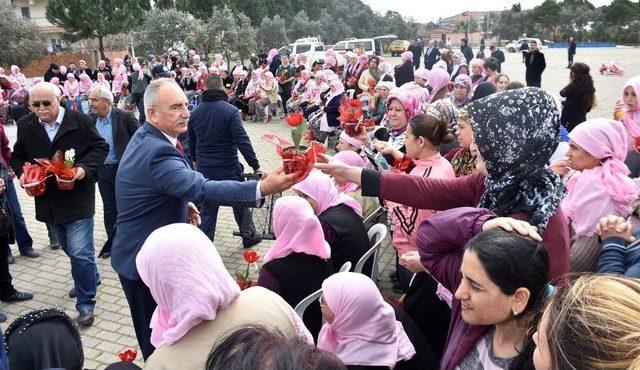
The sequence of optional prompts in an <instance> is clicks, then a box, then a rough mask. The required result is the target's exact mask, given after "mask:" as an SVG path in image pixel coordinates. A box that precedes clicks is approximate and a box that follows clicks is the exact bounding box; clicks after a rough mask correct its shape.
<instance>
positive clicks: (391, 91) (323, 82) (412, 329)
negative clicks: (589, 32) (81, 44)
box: [0, 41, 640, 370]
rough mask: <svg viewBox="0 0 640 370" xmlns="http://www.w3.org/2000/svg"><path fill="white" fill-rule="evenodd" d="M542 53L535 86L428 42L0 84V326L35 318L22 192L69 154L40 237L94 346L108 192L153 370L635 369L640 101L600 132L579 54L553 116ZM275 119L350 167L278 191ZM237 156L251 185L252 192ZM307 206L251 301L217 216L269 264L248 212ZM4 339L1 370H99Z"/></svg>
mask: <svg viewBox="0 0 640 370" xmlns="http://www.w3.org/2000/svg"><path fill="white" fill-rule="evenodd" d="M529 48H530V50H529V51H527V52H526V54H524V56H523V62H524V63H525V65H526V69H527V72H526V76H523V77H524V78H525V80H526V84H523V83H521V82H518V81H517V79H515V78H510V77H509V76H507V75H504V74H501V64H502V63H503V62H504V54H503V53H502V51H500V50H499V48H496V47H495V46H491V47H490V48H489V51H485V48H484V45H482V47H481V49H480V50H479V51H478V53H477V54H476V55H474V54H473V51H472V50H471V48H470V47H469V46H468V45H467V43H466V41H463V44H462V45H461V47H460V50H459V51H458V50H456V51H455V52H454V51H453V50H452V49H451V48H450V47H438V46H437V45H436V43H435V42H430V43H428V47H426V48H421V47H419V46H418V45H417V44H416V43H415V42H412V44H411V47H410V50H408V51H406V52H404V53H403V54H402V55H401V62H400V63H399V64H398V65H396V66H393V67H392V66H391V65H390V64H389V62H388V61H386V60H385V59H384V58H383V57H381V56H368V55H366V53H365V51H364V49H363V48H360V47H356V48H354V50H353V51H348V52H346V53H345V54H344V55H340V56H339V55H338V54H337V53H336V52H335V51H334V50H331V49H329V50H326V51H325V54H324V58H323V59H316V60H306V57H305V56H304V55H296V56H290V55H287V54H286V53H285V54H282V55H281V54H279V53H278V50H276V49H272V50H270V51H269V52H268V53H264V54H263V53H260V54H259V55H257V56H255V57H252V59H251V61H250V62H249V63H248V64H245V63H243V61H242V60H238V61H236V62H235V65H234V66H233V67H232V68H229V67H228V66H227V65H226V64H225V63H224V61H223V58H222V55H215V56H214V58H213V59H212V60H206V58H203V59H202V60H201V59H200V57H199V55H198V54H197V53H196V52H195V51H194V50H190V51H189V52H187V53H186V54H185V55H182V54H180V53H179V52H177V51H170V52H168V53H166V54H165V55H163V56H161V57H159V58H156V57H155V56H153V55H149V56H147V58H145V59H144V60H142V58H140V59H138V58H135V57H129V56H128V55H127V56H125V57H124V58H123V59H119V58H117V59H114V63H113V65H112V66H111V65H109V64H108V63H105V62H104V61H100V62H98V65H97V68H96V69H95V70H92V69H91V68H89V66H87V64H86V63H85V62H84V61H79V62H78V66H77V67H76V65H75V63H69V66H68V67H66V66H62V65H54V64H52V65H51V66H50V68H49V70H48V71H47V72H46V73H45V75H44V78H43V80H42V81H41V80H39V79H37V78H36V79H34V80H32V81H31V82H29V81H28V80H27V79H26V77H25V76H24V75H23V74H22V73H21V72H20V69H19V68H18V67H17V66H13V67H12V68H11V74H10V75H4V71H1V70H0V79H1V81H0V82H2V83H3V85H2V86H3V102H5V104H4V105H3V107H4V108H5V110H4V111H0V113H2V114H4V117H3V118H2V119H4V121H3V122H5V123H9V122H10V121H11V120H14V121H16V126H17V140H16V142H15V144H14V145H13V149H12V148H11V147H10V146H9V141H8V139H7V138H6V135H5V134H4V131H3V130H0V139H1V140H0V144H1V145H2V154H3V155H2V157H0V158H1V159H2V160H1V161H0V162H1V163H2V166H0V169H1V170H2V171H0V177H1V178H2V179H1V180H0V192H1V193H2V196H1V197H0V221H1V222H0V254H1V255H3V256H4V255H5V254H6V255H7V257H8V258H7V259H4V258H0V276H1V277H2V280H1V281H0V282H1V283H2V285H1V286H0V288H2V291H0V300H2V301H4V302H15V301H24V300H29V299H31V298H32V297H33V294H31V293H28V292H21V291H18V290H17V289H15V288H14V287H13V285H12V284H11V274H10V273H9V267H8V264H9V262H10V255H11V251H10V246H9V243H10V241H13V238H14V236H15V240H16V242H17V244H18V246H19V249H20V253H21V254H24V255H27V256H29V257H33V258H38V257H39V255H38V253H37V252H36V251H35V250H33V247H32V241H31V238H30V237H29V234H28V231H27V225H26V223H25V221H24V218H23V217H22V216H21V212H20V205H19V202H18V197H17V195H16V190H15V187H14V186H13V181H12V177H11V176H15V177H17V178H19V179H20V184H21V185H22V186H23V187H25V188H26V189H27V191H29V190H28V189H30V188H31V186H32V185H33V184H31V183H28V182H27V180H26V174H25V171H26V169H28V168H29V166H28V165H35V164H36V163H38V161H36V159H41V158H50V159H52V160H53V159H54V158H55V157H56V156H57V155H58V156H59V155H60V153H62V155H63V157H64V159H65V160H66V161H70V162H71V165H70V167H71V168H72V169H73V174H74V176H73V178H72V179H71V180H70V181H71V182H73V183H74V186H73V187H72V188H71V189H69V188H66V189H65V188H60V186H59V184H58V183H57V181H59V179H56V178H55V177H50V178H48V179H45V180H43V181H42V183H43V184H46V190H45V191H44V193H41V194H39V195H37V196H35V198H34V200H35V205H36V219H37V220H38V221H41V222H44V223H46V224H47V227H48V229H49V231H50V234H51V235H50V238H51V244H52V245H60V246H61V247H62V249H63V250H64V252H65V253H66V254H67V255H68V256H69V258H70V261H71V276H72V278H73V282H74V287H73V288H72V289H71V291H70V292H69V296H70V297H75V298H76V309H77V310H78V317H77V318H76V321H77V323H78V324H80V325H81V326H90V325H92V324H93V322H94V316H95V315H94V309H95V306H96V299H95V298H96V292H97V289H98V286H99V284H100V283H101V280H100V274H99V271H98V269H97V267H96V263H95V249H94V244H93V243H94V242H93V233H94V227H95V225H94V218H93V216H94V213H95V183H96V182H97V184H98V188H99V191H100V195H101V198H102V202H103V205H104V228H105V231H106V232H107V235H108V237H109V240H108V241H107V244H106V245H105V246H104V247H103V248H102V250H101V251H100V255H101V256H104V257H109V256H110V257H111V264H112V267H113V268H114V269H115V271H116V272H117V274H118V278H119V281H120V284H121V287H122V289H123V291H124V294H125V297H126V299H127V302H128V304H129V308H130V312H131V318H132V321H133V327H134V329H135V333H136V337H137V340H138V344H139V348H140V350H141V352H142V357H143V359H144V362H145V365H144V366H145V369H147V368H148V369H177V368H180V369H203V368H205V369H352V370H354V369H437V368H440V369H463V370H464V369H537V370H543V369H640V280H639V279H640V242H639V241H637V238H639V237H640V229H639V228H640V223H638V221H639V220H640V211H639V205H640V202H638V199H639V197H640V184H639V183H638V182H637V178H638V177H639V176H640V154H639V152H638V151H639V149H638V137H640V107H639V103H640V102H639V98H638V96H639V95H638V94H640V76H638V77H634V78H632V79H630V80H629V81H627V83H625V85H624V86H622V87H621V90H620V91H621V93H620V100H619V102H618V103H617V104H616V105H615V106H614V107H611V117H598V118H590V119H587V113H588V112H590V110H591V109H592V108H593V107H594V104H595V94H596V89H595V87H594V84H593V80H592V78H591V76H590V69H589V66H588V65H586V64H584V63H581V62H575V63H574V62H573V58H572V56H573V54H571V52H570V59H569V63H570V65H569V82H568V84H567V85H566V87H565V88H563V89H562V91H560V92H559V94H560V96H561V97H562V98H563V101H559V100H558V99H556V98H555V97H554V96H553V95H552V94H551V93H550V92H548V91H545V90H543V89H542V88H540V85H541V76H542V73H543V71H544V69H545V68H546V63H545V59H544V54H543V53H541V52H540V51H539V50H538V48H537V45H535V43H534V42H532V43H531V44H530V45H529ZM573 52H574V53H575V47H574V50H573ZM343 59H344V64H341V63H339V62H338V61H339V60H343ZM420 59H423V62H424V63H422V64H421V63H420ZM511 77H513V76H511ZM5 80H6V82H4V81H5ZM27 87H28V88H27ZM6 102H8V103H6ZM345 102H350V103H354V105H353V106H355V107H357V109H358V110H361V111H362V117H361V118H359V120H360V121H358V122H350V121H348V119H349V118H345V117H349V115H347V114H345V111H344V104H345ZM135 111H137V114H134V113H135ZM280 111H281V112H282V116H285V115H292V114H293V113H298V114H300V115H301V116H303V117H305V118H306V121H305V122H304V123H303V124H304V125H305V127H304V129H305V132H306V134H305V137H304V140H303V141H304V142H305V144H308V146H309V147H314V145H316V144H318V145H319V144H325V145H329V143H332V142H333V140H334V139H335V142H336V145H335V151H336V152H337V153H336V154H335V155H334V156H330V155H328V154H318V158H317V163H316V164H315V169H313V170H311V171H310V172H309V173H305V174H302V173H301V172H300V171H298V172H294V173H285V172H284V171H283V168H282V167H279V168H276V169H274V170H273V171H272V172H271V173H269V174H267V173H266V172H265V171H264V170H263V169H262V168H261V166H260V162H259V160H258V157H257V155H256V153H255V151H254V149H253V147H252V144H251V140H250V139H249V136H248V135H247V133H246V131H245V129H244V124H245V123H246V122H249V121H254V122H268V121H269V120H271V119H272V118H273V117H277V115H278V113H279V112H280ZM85 112H86V113H90V115H88V114H85ZM136 116H137V118H136ZM365 121H366V122H367V124H366V125H364V123H363V122H365ZM350 123H358V124H362V130H359V131H358V130H356V131H353V130H351V131H349V130H347V129H346V127H347V126H346V124H350ZM0 127H1V126H0ZM264 127H270V126H264ZM265 131H266V130H265ZM265 133H267V132H265ZM313 141H315V142H317V143H316V144H313V145H312V143H311V142H313ZM331 145H332V146H333V144H331ZM331 149H334V148H331ZM70 150H73V153H69V151H70ZM238 152H240V153H241V154H242V156H243V157H244V158H245V161H246V162H247V164H248V165H249V166H250V167H251V168H252V170H253V172H254V173H255V174H256V176H255V178H257V180H248V181H245V178H244V176H243V173H244V167H243V165H242V164H241V162H240V161H239V158H238ZM25 164H27V165H25ZM289 189H291V191H292V192H291V194H292V195H285V196H282V197H280V198H278V200H277V201H276V202H275V204H274V205H273V215H272V219H271V222H272V227H273V233H274V235H275V241H274V243H273V244H272V245H271V247H270V248H269V250H268V252H267V253H266V255H265V256H264V258H263V259H262V267H261V268H260V270H259V271H258V274H257V275H258V277H257V279H256V281H255V283H254V284H253V286H251V287H246V286H245V285H242V289H241V286H240V283H239V282H238V281H236V279H235V278H234V277H232V275H231V274H230V273H229V271H228V267H229V266H225V265H224V263H223V261H222V259H221V258H220V255H219V254H218V251H217V250H216V247H215V245H214V243H213V239H214V235H215V229H216V221H217V213H218V209H219V207H220V206H231V207H233V211H234V218H235V220H236V222H237V223H238V226H239V228H240V235H241V237H242V243H243V246H244V248H246V249H249V248H252V247H253V246H255V245H256V244H257V243H259V242H260V241H261V237H260V236H259V235H257V234H256V231H255V227H254V225H253V224H252V222H251V221H250V220H251V208H252V207H254V206H255V205H256V202H259V201H260V200H261V199H262V198H265V197H267V196H269V195H272V194H277V193H282V192H283V191H286V190H289ZM30 194H31V193H30ZM247 220H249V221H247ZM374 223H382V224H384V225H386V226H387V227H388V230H389V231H390V234H391V235H390V244H391V245H392V246H393V249H394V251H395V269H394V271H392V273H391V274H390V276H389V277H390V278H391V280H392V281H393V290H394V291H395V292H397V293H400V294H402V295H401V297H400V299H390V298H388V297H385V296H383V294H382V293H381V292H380V290H379V289H378V287H377V281H376V280H375V276H376V271H377V268H376V266H374V265H373V259H372V260H368V261H367V260H363V256H365V255H366V254H367V252H368V251H369V250H370V248H371V247H372V245H371V240H370V238H369V236H368V230H369V229H370V228H371V226H372V225H373V224H374ZM249 256H250V255H249ZM246 258H247V257H245V259H246ZM257 258H258V257H257V256H256V259H257ZM362 261H365V262H366V263H364V265H363V266H361V267H362V268H361V269H358V270H357V271H358V272H355V271H356V270H355V269H354V268H353V267H349V266H356V265H359V264H362ZM247 262H248V263H255V262H256V260H250V259H249V260H247ZM345 266H346V269H347V270H348V271H345V270H344V269H345ZM248 271H249V270H248V269H247V273H248ZM372 278H373V279H372ZM317 292H321V293H317ZM313 294H319V296H318V299H317V300H316V301H314V302H312V303H311V304H310V305H309V307H308V309H307V310H305V311H304V313H303V314H302V315H299V313H298V312H296V311H297V310H294V307H296V306H298V304H299V303H300V302H301V301H303V300H305V298H307V297H309V296H312V295H313ZM2 318H3V317H2V316H0V319H2ZM4 320H6V317H4ZM4 339H5V341H6V348H7V351H6V352H5V351H0V368H2V366H5V367H6V365H7V358H8V364H9V367H10V368H12V369H13V368H20V369H42V368H68V369H80V368H82V362H83V359H84V355H83V350H82V342H81V338H80V335H79V334H78V331H77V329H76V326H75V324H74V323H73V320H72V319H71V318H70V317H69V316H67V315H66V314H65V313H64V312H61V311H59V310H56V309H46V310H39V311H33V312H30V313H28V314H27V315H24V316H22V317H20V318H18V319H17V320H16V321H14V322H13V323H12V324H11V325H10V326H9V327H8V328H7V330H6V333H5V336H4ZM124 357H131V356H128V355H125V356H124ZM132 357H133V358H135V354H134V355H132ZM128 360H132V358H129V359H128ZM108 368H113V369H116V368H136V366H135V365H134V364H132V363H131V362H127V363H116V364H113V365H110V367H108Z"/></svg>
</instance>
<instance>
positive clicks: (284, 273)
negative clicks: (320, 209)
mask: <svg viewBox="0 0 640 370" xmlns="http://www.w3.org/2000/svg"><path fill="white" fill-rule="evenodd" d="M273 232H274V234H275V236H276V241H275V243H274V244H273V246H272V247H271V248H270V249H269V251H268V252H267V254H266V255H265V256H264V265H263V266H262V269H261V270H260V275H259V277H258V285H259V286H261V287H264V288H267V289H269V290H271V291H272V292H274V293H277V294H278V295H280V296H281V297H282V298H283V299H284V300H285V301H287V303H288V304H289V305H291V307H295V306H296V305H298V303H300V301H302V300H303V299H304V298H306V297H307V296H308V295H309V294H311V293H313V292H315V291H316V290H318V289H320V287H321V286H322V282H323V281H324V279H326V278H328V277H329V276H331V275H332V274H333V265H332V264H331V260H330V258H331V248H330V247H329V243H327V241H326V240H324V234H323V232H322V226H321V225H320V221H319V220H318V218H317V217H316V215H315V214H314V213H313V209H312V208H311V206H310V205H309V203H308V202H307V201H305V200H304V199H302V198H300V197H294V196H285V197H282V198H280V199H278V200H277V201H276V204H275V206H274V207H273ZM321 319H322V316H321V314H320V306H319V305H317V304H313V305H312V306H311V307H310V308H309V309H308V310H307V311H306V312H305V314H304V317H303V320H304V323H305V325H306V327H307V328H308V329H309V331H310V332H311V334H312V335H313V337H314V338H316V337H317V336H318V332H320V327H321V326H322V320H321Z"/></svg>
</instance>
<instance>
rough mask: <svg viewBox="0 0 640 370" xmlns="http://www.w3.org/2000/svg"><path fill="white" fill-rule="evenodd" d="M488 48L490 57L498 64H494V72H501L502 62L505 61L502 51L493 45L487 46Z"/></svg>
mask: <svg viewBox="0 0 640 370" xmlns="http://www.w3.org/2000/svg"><path fill="white" fill-rule="evenodd" d="M489 50H491V57H492V58H495V59H496V60H497V61H498V65H497V66H496V72H498V73H502V63H504V61H505V58H504V53H503V52H502V50H500V49H498V48H497V47H495V46H494V45H491V46H490V47H489Z"/></svg>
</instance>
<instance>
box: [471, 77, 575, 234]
mask: <svg viewBox="0 0 640 370" xmlns="http://www.w3.org/2000/svg"><path fill="white" fill-rule="evenodd" d="M467 110H468V111H469V119H470V121H471V125H472V127H473V132H474V140H475V143H476V144H477V146H478V151H479V152H480V155H481V156H482V158H483V159H484V162H485V165H486V168H487V172H488V176H487V178H486V179H485V187H486V190H485V192H484V194H483V195H482V198H481V199H480V207H485V208H489V209H491V210H492V211H494V212H495V213H496V214H497V215H498V216H502V215H505V214H508V213H513V212H519V211H524V212H528V213H529V214H530V215H531V217H530V219H529V222H530V223H531V224H532V225H534V226H537V227H538V228H540V229H542V230H544V228H545V227H546V226H547V223H548V222H549V219H550V218H551V216H553V215H554V214H555V213H556V210H557V208H558V206H559V204H560V201H561V200H562V199H563V198H564V196H565V194H566V192H567V191H566V189H565V187H564V185H563V184H562V181H561V180H560V178H559V177H558V176H557V175H556V174H554V173H553V172H551V171H550V170H549V169H548V168H547V167H546V164H547V161H548V160H549V158H550V157H551V154H552V153H553V152H554V150H555V149H556V147H557V146H558V142H559V138H560V119H559V116H558V108H557V105H556V103H555V101H554V99H553V97H552V96H551V95H550V94H549V93H547V92H545V91H544V90H542V89H539V88H537V87H526V88H522V89H516V90H509V91H504V92H501V93H499V94H493V95H490V96H487V97H486V98H483V99H480V100H478V101H475V102H472V103H470V104H469V105H467Z"/></svg>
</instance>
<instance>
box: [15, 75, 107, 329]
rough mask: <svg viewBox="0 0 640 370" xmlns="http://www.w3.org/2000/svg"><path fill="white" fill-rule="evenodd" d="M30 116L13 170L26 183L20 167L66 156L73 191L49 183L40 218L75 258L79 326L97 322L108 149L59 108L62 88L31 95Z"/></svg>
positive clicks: (85, 119) (87, 123)
mask: <svg viewBox="0 0 640 370" xmlns="http://www.w3.org/2000/svg"><path fill="white" fill-rule="evenodd" d="M29 94H30V98H29V104H30V105H31V109H32V111H33V112H34V113H31V114H29V115H27V116H25V117H23V118H22V119H20V121H19V122H18V123H17V127H18V135H17V140H16V143H15V145H14V148H13V156H12V157H11V167H12V168H13V170H14V172H15V173H16V175H17V176H19V177H20V182H21V183H24V180H25V179H24V173H23V171H22V166H23V165H24V164H25V163H26V162H30V163H35V158H52V157H53V156H54V155H62V156H63V158H62V159H64V160H65V162H67V161H70V162H72V163H73V168H74V170H75V171H76V174H75V176H74V177H73V181H74V186H73V189H71V190H60V189H58V187H57V186H56V179H55V178H49V179H48V180H47V188H46V191H45V192H44V194H42V195H40V196H38V197H36V198H35V203H36V219H37V220H38V221H40V222H46V223H48V224H50V227H51V232H52V233H53V234H55V236H56V237H57V239H58V240H59V241H60V243H61V244H62V248H63V250H64V251H65V253H66V254H67V255H68V256H69V258H70V259H71V275H72V276H73V281H74V285H75V288H76V291H77V300H76V309H77V310H78V311H79V313H80V315H79V316H78V323H79V324H80V325H82V326H89V325H91V324H92V323H93V320H94V317H93V310H94V307H95V304H96V301H95V300H94V298H95V295H96V286H97V283H98V281H99V276H98V269H97V268H96V262H95V257H94V248H93V215H94V213H95V182H96V173H97V171H98V168H99V167H100V166H101V165H102V164H103V163H104V160H105V158H106V157H107V153H108V152H109V146H108V145H107V143H106V142H105V141H104V139H103V138H102V137H101V136H100V134H99V133H98V131H97V130H96V127H95V125H94V123H93V120H92V119H91V117H89V116H88V115H86V114H84V113H80V112H75V111H72V110H68V109H67V110H65V109H64V108H63V107H61V106H60V92H59V89H58V88H57V87H56V86H54V85H53V84H51V83H49V82H42V83H39V84H37V85H35V86H34V87H33V88H32V89H31V91H30V93H29Z"/></svg>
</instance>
